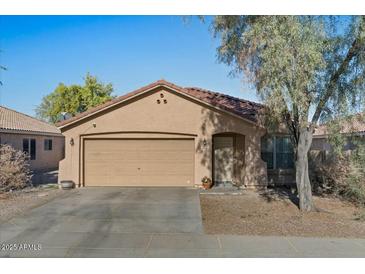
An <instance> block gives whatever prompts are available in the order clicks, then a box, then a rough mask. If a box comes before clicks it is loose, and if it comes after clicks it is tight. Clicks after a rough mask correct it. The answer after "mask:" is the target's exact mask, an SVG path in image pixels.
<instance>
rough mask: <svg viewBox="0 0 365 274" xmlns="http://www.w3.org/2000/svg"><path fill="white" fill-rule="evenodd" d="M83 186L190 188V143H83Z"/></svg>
mask: <svg viewBox="0 0 365 274" xmlns="http://www.w3.org/2000/svg"><path fill="white" fill-rule="evenodd" d="M84 151H85V154H84V155H85V157H84V182H85V186H192V185H193V178H194V140H171V139H168V140H167V139H163V140H162V139H133V140H126V139H123V140H120V139H119V140H85V147H84Z"/></svg>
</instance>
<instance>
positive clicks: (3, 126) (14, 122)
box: [0, 106, 61, 134]
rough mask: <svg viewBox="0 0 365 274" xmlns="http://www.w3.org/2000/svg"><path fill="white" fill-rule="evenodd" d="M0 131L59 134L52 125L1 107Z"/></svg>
mask: <svg viewBox="0 0 365 274" xmlns="http://www.w3.org/2000/svg"><path fill="white" fill-rule="evenodd" d="M0 130H13V131H29V132H36V133H38V134H39V133H46V134H61V131H60V130H59V129H58V128H57V127H55V126H53V125H50V124H48V123H46V122H43V121H40V120H38V119H36V118H33V117H31V116H28V115H26V114H23V113H20V112H17V111H15V110H12V109H9V108H6V107H3V106H0Z"/></svg>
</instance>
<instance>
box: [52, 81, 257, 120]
mask: <svg viewBox="0 0 365 274" xmlns="http://www.w3.org/2000/svg"><path fill="white" fill-rule="evenodd" d="M159 86H164V87H168V88H170V89H172V90H175V91H178V92H180V93H183V94H185V95H187V96H189V97H192V98H193V99H196V100H198V101H201V102H204V103H206V104H209V105H211V106H214V107H217V108H219V109H222V110H224V111H227V112H230V113H232V114H235V115H237V116H240V117H241V118H243V119H245V120H248V121H250V122H252V123H256V122H257V119H258V117H257V115H258V112H259V110H261V109H262V108H263V107H264V106H263V105H261V104H258V103H254V102H250V101H247V100H243V99H240V98H236V97H232V96H229V95H226V94H222V93H218V92H213V91H210V90H206V89H202V88H196V87H187V88H183V87H180V86H177V85H175V84H172V83H170V82H167V81H165V80H159V81H157V82H154V83H152V84H149V85H147V86H145V87H142V88H140V89H137V90H135V91H132V92H129V93H127V94H125V95H122V96H119V97H117V98H114V99H112V100H110V101H108V102H106V103H104V104H101V105H99V106H97V107H94V108H92V109H89V110H87V111H85V112H82V113H80V114H78V115H76V116H74V117H72V118H70V119H67V120H65V121H61V122H59V123H57V126H58V127H64V126H66V125H68V124H71V123H74V122H76V121H78V120H81V119H83V118H86V117H89V116H91V115H93V114H95V113H97V112H99V111H102V110H104V109H107V108H108V107H111V106H114V105H116V104H118V103H121V102H123V101H125V100H127V99H130V98H132V97H134V96H137V95H139V94H141V93H144V92H146V91H149V90H152V89H154V88H157V87H159Z"/></svg>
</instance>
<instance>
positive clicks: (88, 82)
mask: <svg viewBox="0 0 365 274" xmlns="http://www.w3.org/2000/svg"><path fill="white" fill-rule="evenodd" d="M84 80H85V83H84V85H83V86H80V85H71V86H66V85H65V84H63V83H60V84H59V85H58V86H57V88H56V89H55V90H54V91H53V92H52V93H51V94H49V95H47V96H45V97H43V99H42V102H41V104H40V105H39V106H38V107H37V108H36V115H37V117H38V118H40V119H43V120H46V121H48V122H52V123H56V122H58V121H59V120H60V117H61V114H62V113H64V112H66V113H68V114H70V115H72V116H74V115H76V114H77V113H81V112H84V111H86V110H88V109H89V108H92V107H95V106H97V105H100V104H102V103H104V102H106V101H108V100H110V99H112V98H113V96H112V92H113V86H112V84H110V83H109V84H106V85H105V84H103V83H100V82H99V81H98V79H97V78H96V77H94V76H91V75H90V74H87V75H86V77H85V78H84Z"/></svg>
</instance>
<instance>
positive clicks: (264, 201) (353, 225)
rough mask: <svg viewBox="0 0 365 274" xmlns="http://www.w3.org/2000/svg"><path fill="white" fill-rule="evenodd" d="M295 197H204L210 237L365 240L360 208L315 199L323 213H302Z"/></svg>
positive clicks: (269, 193)
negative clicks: (359, 218)
mask: <svg viewBox="0 0 365 274" xmlns="http://www.w3.org/2000/svg"><path fill="white" fill-rule="evenodd" d="M291 199H294V198H293V197H291V195H286V194H283V193H277V192H275V191H274V192H273V191H265V192H256V191H252V190H247V191H245V192H244V193H243V194H242V195H209V194H201V195H200V203H201V208H202V217H203V225H204V230H205V232H206V233H208V234H233V235H278V236H307V237H313V236H318V237H358V238H365V222H363V221H359V220H356V218H357V217H356V215H357V214H358V213H359V209H358V208H357V207H355V206H354V205H352V204H350V203H348V202H344V201H341V200H339V199H337V198H324V197H314V201H315V205H316V207H317V208H319V209H321V210H320V211H319V212H310V213H301V212H300V211H299V209H298V208H297V206H296V205H295V204H294V203H293V202H292V200H291Z"/></svg>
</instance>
